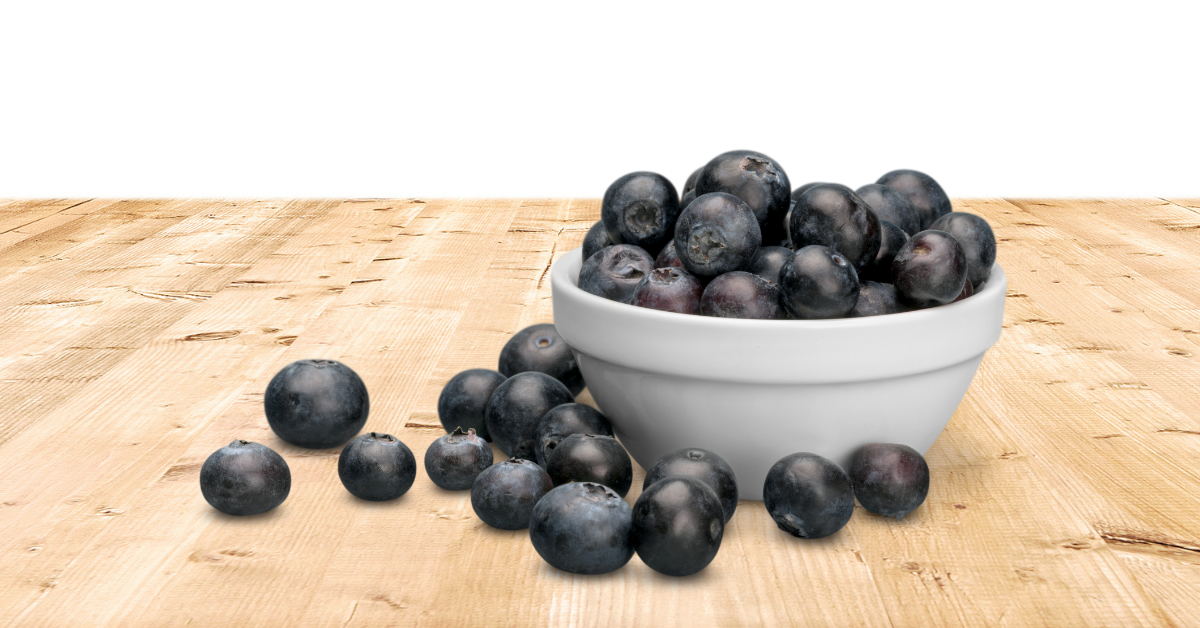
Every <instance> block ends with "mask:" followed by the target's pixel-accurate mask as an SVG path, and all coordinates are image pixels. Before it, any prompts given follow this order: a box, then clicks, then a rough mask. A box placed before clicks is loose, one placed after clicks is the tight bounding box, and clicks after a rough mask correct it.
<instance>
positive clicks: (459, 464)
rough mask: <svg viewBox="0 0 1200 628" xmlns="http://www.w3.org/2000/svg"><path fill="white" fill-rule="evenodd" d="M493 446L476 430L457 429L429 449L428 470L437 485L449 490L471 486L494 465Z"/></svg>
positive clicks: (427, 457)
mask: <svg viewBox="0 0 1200 628" xmlns="http://www.w3.org/2000/svg"><path fill="white" fill-rule="evenodd" d="M492 462H494V457H493V454H492V448H491V447H489V446H488V444H487V442H485V441H484V440H483V439H482V438H479V436H478V435H476V434H475V430H473V429H469V430H467V431H466V432H463V431H462V428H457V429H455V430H454V432H453V433H451V434H446V435H445V436H442V437H441V438H439V439H437V440H435V441H433V443H431V444H430V445H429V447H428V448H427V449H425V473H426V474H427V475H429V479H431V480H433V483H434V484H437V485H438V486H440V487H442V488H444V489H446V490H448V491H461V490H463V489H467V488H471V485H472V484H474V483H475V478H476V477H478V476H479V474H480V473H483V471H484V469H487V468H488V467H490V466H492Z"/></svg>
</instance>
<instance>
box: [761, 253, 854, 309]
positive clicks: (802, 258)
mask: <svg viewBox="0 0 1200 628" xmlns="http://www.w3.org/2000/svg"><path fill="white" fill-rule="evenodd" d="M858 291H859V282H858V273H857V272H855V270H854V266H852V265H851V264H850V262H849V260H847V259H846V258H845V257H844V256H842V254H841V253H838V252H836V251H834V250H833V249H831V248H829V247H827V246H821V245H817V244H810V245H809V246H806V247H803V248H801V249H800V250H798V251H796V253H795V254H794V255H792V257H791V259H789V260H788V263H786V264H784V265H783V268H782V269H780V271H779V294H780V297H779V300H780V302H781V303H782V304H783V307H784V308H785V309H786V310H787V312H788V313H789V314H791V315H792V317H793V318H801V319H814V318H842V317H844V316H846V315H847V314H849V313H850V311H851V310H853V309H854V304H855V303H857V302H858Z"/></svg>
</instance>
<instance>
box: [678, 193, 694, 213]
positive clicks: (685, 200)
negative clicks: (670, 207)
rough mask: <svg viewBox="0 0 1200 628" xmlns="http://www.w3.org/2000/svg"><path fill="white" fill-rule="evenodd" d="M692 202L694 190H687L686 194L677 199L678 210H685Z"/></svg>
mask: <svg viewBox="0 0 1200 628" xmlns="http://www.w3.org/2000/svg"><path fill="white" fill-rule="evenodd" d="M694 200H696V190H688V191H687V193H685V194H684V195H683V196H681V197H679V210H680V211H683V210H684V209H687V206H688V205H691V204H692V201H694Z"/></svg>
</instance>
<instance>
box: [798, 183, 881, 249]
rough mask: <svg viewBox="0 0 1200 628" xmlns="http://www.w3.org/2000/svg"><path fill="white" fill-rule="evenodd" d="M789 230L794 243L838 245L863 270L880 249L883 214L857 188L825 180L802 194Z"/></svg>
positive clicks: (800, 245) (837, 247)
mask: <svg viewBox="0 0 1200 628" xmlns="http://www.w3.org/2000/svg"><path fill="white" fill-rule="evenodd" d="M790 220H791V223H790V224H789V228H788V234H789V236H790V237H791V241H792V245H793V246H794V247H795V248H797V249H800V248H803V247H805V246H808V245H810V244H820V245H823V246H828V247H830V248H833V249H835V250H836V251H837V252H839V253H841V254H842V255H844V256H845V257H846V259H848V260H850V263H851V264H853V265H854V270H856V271H861V270H862V269H863V268H866V267H867V265H868V264H870V263H871V262H872V261H873V260H874V259H875V256H876V255H877V254H878V253H879V245H880V237H881V235H880V230H881V228H882V227H881V225H880V224H879V217H878V216H876V215H875V212H873V211H871V207H870V206H869V205H867V203H866V202H865V201H863V200H862V199H861V198H859V197H858V195H857V194H855V193H854V190H851V189H850V188H848V187H846V186H844V185H841V184H837V183H822V184H820V185H814V186H813V187H811V188H809V190H808V191H807V192H805V193H804V194H801V195H800V198H799V199H797V200H796V205H795V206H794V207H792V217H791V219H790Z"/></svg>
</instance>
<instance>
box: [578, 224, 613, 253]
mask: <svg viewBox="0 0 1200 628" xmlns="http://www.w3.org/2000/svg"><path fill="white" fill-rule="evenodd" d="M614 244H621V243H620V242H613V241H612V238H610V237H609V236H608V229H605V228H604V221H602V220H597V221H596V224H594V225H592V228H591V229H588V232H587V235H585V236H583V259H585V260H586V259H587V258H589V257H591V256H593V255H595V254H596V251H599V250H600V249H602V248H604V247H606V246H612V245H614Z"/></svg>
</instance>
